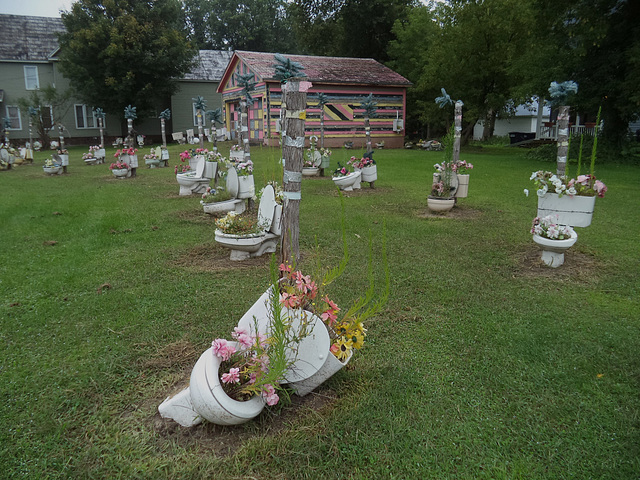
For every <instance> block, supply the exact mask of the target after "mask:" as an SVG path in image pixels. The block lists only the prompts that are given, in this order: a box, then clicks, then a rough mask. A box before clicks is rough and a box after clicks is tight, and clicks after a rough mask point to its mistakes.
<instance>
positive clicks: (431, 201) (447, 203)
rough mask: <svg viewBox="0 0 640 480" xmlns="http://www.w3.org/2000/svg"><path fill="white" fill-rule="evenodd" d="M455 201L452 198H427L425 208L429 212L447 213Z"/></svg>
mask: <svg viewBox="0 0 640 480" xmlns="http://www.w3.org/2000/svg"><path fill="white" fill-rule="evenodd" d="M455 202H456V199H455V198H453V197H434V196H431V195H429V196H428V197H427V206H428V207H429V210H431V211H432V212H436V213H444V212H448V211H449V210H451V209H452V208H453V206H454V205H455Z"/></svg>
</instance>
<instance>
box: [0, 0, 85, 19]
mask: <svg viewBox="0 0 640 480" xmlns="http://www.w3.org/2000/svg"><path fill="white" fill-rule="evenodd" d="M72 3H73V0H0V13H8V14H11V15H34V16H37V17H59V16H60V13H59V11H60V9H62V10H69V9H70V8H71V4H72Z"/></svg>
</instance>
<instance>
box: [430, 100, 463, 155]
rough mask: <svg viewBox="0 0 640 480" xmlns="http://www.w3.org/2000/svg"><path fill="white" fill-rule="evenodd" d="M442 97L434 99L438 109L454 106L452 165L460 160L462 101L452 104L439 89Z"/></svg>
mask: <svg viewBox="0 0 640 480" xmlns="http://www.w3.org/2000/svg"><path fill="white" fill-rule="evenodd" d="M441 92H442V96H441V97H436V103H437V104H438V105H439V106H440V108H444V107H446V106H447V105H451V104H453V105H454V122H455V130H454V137H453V138H454V139H453V158H452V161H453V163H457V162H458V160H460V137H461V135H462V106H463V105H464V103H462V100H457V101H456V102H454V101H453V100H451V96H450V95H449V94H448V93H447V91H446V90H445V89H444V88H442V89H441Z"/></svg>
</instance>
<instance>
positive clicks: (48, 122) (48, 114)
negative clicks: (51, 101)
mask: <svg viewBox="0 0 640 480" xmlns="http://www.w3.org/2000/svg"><path fill="white" fill-rule="evenodd" d="M40 118H42V126H43V127H44V128H53V108H51V107H50V106H47V105H43V106H42V108H41V109H40Z"/></svg>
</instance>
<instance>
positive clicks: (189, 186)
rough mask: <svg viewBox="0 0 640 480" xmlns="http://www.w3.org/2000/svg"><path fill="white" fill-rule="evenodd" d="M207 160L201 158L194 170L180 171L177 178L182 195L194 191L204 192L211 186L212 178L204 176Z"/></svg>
mask: <svg viewBox="0 0 640 480" xmlns="http://www.w3.org/2000/svg"><path fill="white" fill-rule="evenodd" d="M204 167H205V161H204V158H201V159H200V160H199V161H198V162H197V163H196V167H195V171H193V172H185V173H178V174H177V175H176V180H178V185H180V195H191V194H192V193H203V192H204V191H205V190H206V189H207V187H208V186H209V182H211V178H208V177H205V176H203V174H204Z"/></svg>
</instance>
